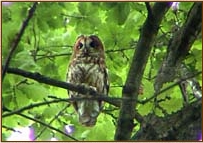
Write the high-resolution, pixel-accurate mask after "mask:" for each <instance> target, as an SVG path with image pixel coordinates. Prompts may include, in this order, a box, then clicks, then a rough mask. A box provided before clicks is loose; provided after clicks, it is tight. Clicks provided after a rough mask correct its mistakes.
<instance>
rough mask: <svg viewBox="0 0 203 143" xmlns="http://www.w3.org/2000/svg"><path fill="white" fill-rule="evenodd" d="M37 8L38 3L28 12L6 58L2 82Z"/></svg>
mask: <svg viewBox="0 0 203 143" xmlns="http://www.w3.org/2000/svg"><path fill="white" fill-rule="evenodd" d="M36 7H37V2H34V4H33V6H32V7H31V8H30V10H29V12H28V16H27V18H26V19H25V21H24V22H23V24H22V27H21V29H20V31H19V33H18V34H17V37H16V39H15V40H14V42H13V45H12V47H11V49H10V52H9V54H8V56H7V58H6V61H5V64H4V65H5V66H4V67H3V71H2V81H3V80H4V77H5V74H6V71H7V69H8V67H9V63H10V60H11V58H12V55H13V53H14V51H15V49H16V48H17V46H18V43H19V42H20V40H21V37H22V36H23V33H24V31H25V28H26V27H27V26H28V22H29V21H30V19H31V18H32V16H33V15H34V12H35V9H36Z"/></svg>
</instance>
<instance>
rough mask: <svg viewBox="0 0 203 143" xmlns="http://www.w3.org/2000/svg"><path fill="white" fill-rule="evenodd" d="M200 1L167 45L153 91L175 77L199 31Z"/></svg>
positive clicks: (200, 23) (200, 24) (200, 22)
mask: <svg viewBox="0 0 203 143" xmlns="http://www.w3.org/2000/svg"><path fill="white" fill-rule="evenodd" d="M201 13H202V3H199V2H195V3H194V5H193V6H192V8H191V9H190V12H189V14H188V17H187V20H186V22H185V23H184V25H183V26H182V27H181V28H180V30H178V31H177V32H176V33H175V34H174V36H173V37H172V39H171V42H170V43H169V45H168V48H167V49H168V51H167V55H166V58H165V60H164V61H163V64H162V66H161V68H160V69H159V72H158V76H157V77H156V80H155V83H154V89H155V91H157V92H158V91H159V90H160V89H161V88H162V86H163V84H164V83H166V82H171V81H173V80H174V79H175V78H177V76H178V75H177V73H179V70H180V66H181V62H182V61H183V60H184V59H185V57H186V56H187V54H188V52H189V50H190V48H191V47H192V44H193V43H194V41H195V40H196V38H197V36H198V35H199V33H200V32H201V26H202V21H201V18H202V15H201Z"/></svg>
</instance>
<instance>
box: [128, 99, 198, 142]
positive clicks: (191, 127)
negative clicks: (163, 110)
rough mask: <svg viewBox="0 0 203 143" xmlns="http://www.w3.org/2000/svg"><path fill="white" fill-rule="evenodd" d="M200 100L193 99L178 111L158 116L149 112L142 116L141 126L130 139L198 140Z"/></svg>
mask: <svg viewBox="0 0 203 143" xmlns="http://www.w3.org/2000/svg"><path fill="white" fill-rule="evenodd" d="M201 106H202V101H201V100H198V101H195V102H193V103H191V104H189V105H188V106H185V107H183V109H181V110H180V111H178V112H176V113H173V114H171V115H167V116H165V117H158V116H156V115H153V114H150V115H147V116H146V117H144V120H143V122H142V124H141V127H140V129H139V131H138V132H136V134H135V135H133V137H132V140H137V141H138V140H141V141H143V140H145V141H147V140H157V141H163V140H187V141H188V140H193V141H194V140H196V141H197V140H198V135H200V134H202V133H201V119H202V118H201Z"/></svg>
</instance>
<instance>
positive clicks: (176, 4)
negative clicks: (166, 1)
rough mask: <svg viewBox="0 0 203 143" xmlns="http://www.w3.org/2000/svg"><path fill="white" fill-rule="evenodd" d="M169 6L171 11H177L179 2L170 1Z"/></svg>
mask: <svg viewBox="0 0 203 143" xmlns="http://www.w3.org/2000/svg"><path fill="white" fill-rule="evenodd" d="M171 8H172V10H173V11H177V10H178V9H179V2H172V5H171Z"/></svg>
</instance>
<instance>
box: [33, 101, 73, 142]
mask: <svg viewBox="0 0 203 143" xmlns="http://www.w3.org/2000/svg"><path fill="white" fill-rule="evenodd" d="M69 106H70V104H68V105H66V106H65V107H64V108H63V109H62V110H61V111H59V112H58V114H57V115H56V116H54V118H53V119H51V121H50V122H49V123H48V125H51V123H53V121H55V120H56V119H57V118H58V117H59V116H60V115H61V114H62V113H63V112H64V111H65V110H66V109H67V108H68V107H69ZM46 128H47V127H46V126H45V127H44V128H43V129H42V130H41V131H40V132H39V133H38V135H37V136H36V137H35V139H34V140H36V139H37V138H39V137H40V136H41V135H42V133H43V132H44V131H45V130H46Z"/></svg>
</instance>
